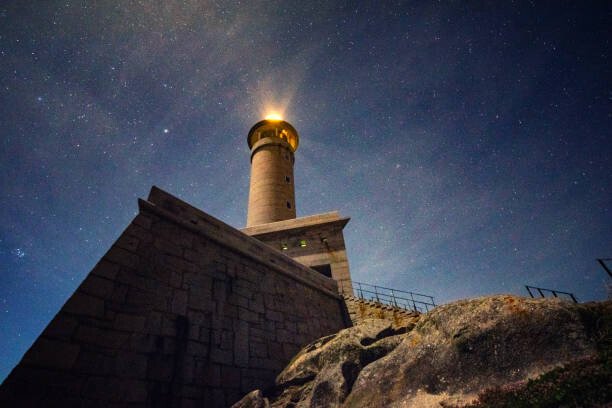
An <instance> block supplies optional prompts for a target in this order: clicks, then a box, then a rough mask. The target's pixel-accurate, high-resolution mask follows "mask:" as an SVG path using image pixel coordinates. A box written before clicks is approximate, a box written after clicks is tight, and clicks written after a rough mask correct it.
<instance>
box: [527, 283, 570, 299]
mask: <svg viewBox="0 0 612 408" xmlns="http://www.w3.org/2000/svg"><path fill="white" fill-rule="evenodd" d="M525 288H527V292H529V296H531V297H532V298H535V296H534V295H533V293H536V292H537V293H539V294H540V297H543V298H545V297H547V296H546V295H547V294H549V295H553V297H560V298H561V299H563V298H565V299H567V298H570V299H572V300H573V301H574V303H578V300H577V299H576V297H575V296H574V294H572V293H569V292H561V291H560V290H553V289H544V288H538V287H536V286H528V285H525ZM532 291H533V292H532Z"/></svg>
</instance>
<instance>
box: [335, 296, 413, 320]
mask: <svg viewBox="0 0 612 408" xmlns="http://www.w3.org/2000/svg"><path fill="white" fill-rule="evenodd" d="M343 298H344V303H345V304H346V307H347V309H348V312H349V315H350V317H351V321H352V322H353V324H354V325H357V324H359V323H361V322H362V321H363V320H364V319H372V318H374V319H385V320H388V321H390V322H392V323H393V326H394V327H405V326H408V325H414V324H416V322H417V321H418V320H419V318H420V317H421V313H419V312H415V311H412V310H406V309H404V308H401V307H396V306H392V305H388V304H385V303H381V302H377V301H374V300H366V299H361V298H358V297H355V296H349V295H343Z"/></svg>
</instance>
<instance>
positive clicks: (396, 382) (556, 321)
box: [234, 295, 612, 408]
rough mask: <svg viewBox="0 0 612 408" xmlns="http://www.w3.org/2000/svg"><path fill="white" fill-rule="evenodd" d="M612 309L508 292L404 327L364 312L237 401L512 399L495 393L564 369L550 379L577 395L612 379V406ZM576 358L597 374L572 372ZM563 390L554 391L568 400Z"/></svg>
mask: <svg viewBox="0 0 612 408" xmlns="http://www.w3.org/2000/svg"><path fill="white" fill-rule="evenodd" d="M611 310H612V303H611V302H605V303H590V304H573V303H569V302H565V301H561V300H551V299H541V300H540V299H539V300H535V299H527V298H521V297H516V296H506V295H502V296H490V297H483V298H476V299H470V300H464V301H459V302H454V303H451V304H448V305H443V306H439V307H437V308H436V309H434V310H433V311H431V312H429V313H427V314H424V315H421V316H420V317H415V320H418V321H416V324H414V323H411V322H409V323H408V324H407V325H405V326H404V327H397V325H396V324H392V322H390V321H387V320H381V319H370V320H364V321H363V323H362V324H359V325H357V326H355V327H352V328H349V329H344V330H342V331H340V332H338V333H337V334H335V335H331V336H327V337H324V338H321V339H319V340H317V341H315V342H313V343H311V344H309V345H308V346H306V347H305V348H303V349H302V350H301V351H300V352H299V353H298V355H296V356H295V357H294V358H293V360H292V361H291V363H290V364H289V365H288V366H287V367H286V368H285V369H284V370H283V371H282V373H281V374H280V375H279V376H278V377H277V378H276V386H275V387H274V388H272V389H268V390H263V391H262V390H256V391H253V392H251V393H250V394H248V395H247V396H246V397H245V398H243V399H242V400H241V401H240V402H238V403H237V404H235V405H234V408H264V407H296V408H297V407H339V406H342V407H461V406H468V405H469V406H474V407H477V406H511V405H504V403H503V401H501V400H499V401H497V403H496V402H495V401H496V399H495V398H498V399H499V398H501V399H503V398H507V395H509V394H508V393H507V392H506V394H504V392H505V391H503V390H507V389H509V388H511V389H512V390H513V391H512V393H513V394H512V393H510V394H512V395H515V396H516V395H519V397H520V392H521V390H522V389H523V388H525V387H526V386H527V385H529V386H531V385H532V384H536V383H537V382H533V381H532V382H528V380H530V379H535V378H538V377H540V376H541V375H542V374H544V373H557V374H555V375H551V374H547V375H548V377H546V376H544V377H540V378H544V379H545V380H546V379H547V378H548V379H550V378H555V379H559V378H561V379H563V378H570V377H571V378H572V380H571V381H572V383H571V384H570V385H571V386H573V387H578V388H575V389H574V391H573V394H574V395H572V396H570V397H571V398H574V401H580V399H579V397H580V395H575V394H576V393H580V392H581V389H580V387H581V386H582V387H583V388H585V390H586V391H589V387H591V388H592V387H597V386H602V385H601V383H602V382H603V386H602V390H594V395H595V397H593V398H595V400H597V401H595V402H594V403H593V404H595V405H596V403H601V406H605V404H606V403H607V402H609V401H606V400H608V399H609V398H610V395H609V391H606V389H607V390H609V389H610V387H609V385H610V380H609V378H610V358H609V356H610V328H611V319H612V317H611V313H610V312H611ZM585 362H586V363H585ZM564 364H565V365H566V366H565V368H564V367H563V365H564ZM572 364H576V365H575V367H582V368H581V369H583V371H584V372H581V373H579V374H578V377H580V378H582V377H584V378H587V377H588V381H590V382H588V381H587V382H586V383H585V385H580V378H578V379H576V378H575V377H576V375H574V376H571V375H567V371H568V370H571V367H574V366H572ZM568 367H569V368H568ZM584 367H587V369H584ZM564 370H565V371H564ZM564 373H565V374H564ZM581 376H582V377H581ZM555 381H557V380H555ZM559 381H561V380H559ZM576 384H578V385H576ZM536 385H537V384H536ZM555 386H559V387H561V388H562V387H563V386H565V385H564V384H561V385H559V384H556V385H555ZM541 388H542V387H541ZM550 388H551V387H550V386H548V385H547V387H543V388H542V389H544V390H545V389H550ZM561 388H560V389H561ZM531 389H532V392H533V389H534V388H533V387H531ZM535 389H537V387H536V388H535ZM552 389H555V388H554V387H553V388H552ZM491 390H497V391H495V392H492V391H491ZM499 390H502V391H499ZM555 390H556V389H555ZM561 391H562V390H561ZM561 391H559V392H557V393H556V394H555V395H553V396H551V398H553V399H554V398H557V400H558V401H559V403H561V402H562V398H564V397H563V395H565V394H563V393H562V392H561ZM591 391H593V390H591ZM599 391H601V392H599ZM517 392H518V394H517ZM542 392H544V391H542ZM606 392H608V394H606ZM479 396H480V399H479ZM576 397H578V399H576ZM568 398H569V397H568ZM589 398H591V397H589ZM487 401H489V403H487ZM491 401H493V402H492V403H491ZM589 401H591V400H589ZM487 404H488V405H487ZM525 406H530V405H525ZM541 406H549V405H541ZM550 406H558V405H550ZM571 406H591V405H580V404H577V405H576V404H574V405H571Z"/></svg>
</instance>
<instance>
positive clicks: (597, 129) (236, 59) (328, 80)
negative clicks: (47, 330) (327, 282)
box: [0, 0, 612, 378]
mask: <svg viewBox="0 0 612 408" xmlns="http://www.w3.org/2000/svg"><path fill="white" fill-rule="evenodd" d="M608 16H609V7H608V6H607V5H606V3H605V2H588V3H584V4H583V3H575V2H557V3H555V5H554V7H552V6H548V7H547V6H545V5H537V4H532V3H530V2H513V3H510V4H502V3H495V4H494V3H491V4H489V5H486V4H469V3H463V2H459V3H452V4H444V3H433V2H425V3H416V2H402V1H399V2H356V3H354V4H353V5H350V4H346V3H343V2H328V1H320V2H316V1H307V2H296V1H282V2H277V1H269V2H258V1H253V2H240V1H235V2H224V1H218V2H214V1H199V0H198V1H196V0H191V1H189V0H186V1H178V0H169V1H164V2H149V1H130V2H76V1H48V2H27V1H16V0H15V1H6V2H3V3H2V4H1V5H0V135H1V143H2V145H1V149H0V166H1V168H0V181H1V186H2V188H1V189H0V307H1V310H0V312H1V313H0V327H2V332H1V333H0V344H2V347H1V348H0V361H1V363H0V378H4V377H5V376H6V375H7V374H8V372H9V371H10V370H11V369H12V367H13V366H14V365H15V364H16V363H17V361H18V360H19V359H20V358H21V356H22V355H23V353H24V352H25V351H26V350H27V348H28V347H29V346H30V344H31V343H32V342H33V341H34V339H35V338H36V337H37V336H38V334H39V333H40V332H41V331H42V330H43V328H44V327H45V325H46V324H47V323H48V322H49V320H50V319H51V318H52V317H53V316H54V314H55V313H56V312H57V310H58V309H59V308H60V307H61V305H62V304H63V303H64V302H65V301H66V299H67V298H68V296H69V295H70V294H71V293H72V292H73V291H74V290H75V288H76V287H77V286H78V285H79V283H80V282H81V281H82V279H83V278H84V277H85V276H86V274H87V273H88V272H89V271H90V270H91V268H92V267H93V265H94V264H95V263H96V261H97V260H98V259H99V258H100V257H101V256H102V255H103V254H104V252H105V251H106V250H107V249H108V248H109V247H110V245H111V244H112V243H113V242H114V239H115V238H116V237H118V236H119V234H120V233H121V231H122V230H123V228H125V226H126V225H127V224H128V223H129V221H130V220H131V218H132V217H133V216H134V214H135V213H136V210H137V205H136V199H137V198H138V197H146V196H147V194H148V190H149V188H150V187H151V185H157V186H159V187H161V188H162V189H164V190H167V191H168V192H170V193H171V194H174V195H176V196H178V197H179V198H181V199H183V200H185V201H187V202H189V203H191V204H193V205H195V206H197V207H199V208H201V209H203V210H204V211H206V212H208V213H210V214H211V215H213V216H215V217H217V218H219V219H221V220H223V221H225V222H227V223H228V224H230V225H233V226H235V227H243V226H244V225H245V223H246V208H247V194H248V181H249V180H248V177H249V151H248V147H247V144H246V135H247V132H248V130H249V128H250V127H251V126H252V125H253V124H254V123H255V122H257V121H258V120H260V119H262V118H263V117H264V116H265V115H266V114H267V113H269V112H270V111H272V110H273V111H276V112H279V113H282V114H283V116H284V117H285V118H286V120H288V121H289V122H290V123H292V124H293V125H294V126H295V127H296V129H297V130H298V132H299V133H300V138H301V139H300V148H299V149H298V151H297V153H296V163H295V185H296V204H297V205H296V207H297V211H298V216H305V215H311V214H316V213H320V212H326V211H331V210H335V209H337V210H340V212H341V214H342V215H346V216H350V217H351V218H352V220H351V222H350V223H349V224H348V226H347V227H346V229H345V238H346V241H347V248H348V255H349V262H350V267H351V272H352V276H353V279H355V280H357V281H363V282H369V283H375V284H379V285H382V286H388V287H394V288H398V289H404V290H414V291H417V292H421V293H427V294H431V295H433V296H434V297H435V299H436V301H437V302H438V303H444V302H448V301H451V300H454V299H458V298H463V297H468V296H478V295H484V294H490V293H514V294H521V295H526V291H525V290H524V285H526V284H528V285H535V286H542V287H546V288H553V289H558V290H565V291H569V292H572V293H574V294H575V295H576V296H577V297H578V299H579V300H581V301H588V300H595V299H603V298H605V297H606V291H605V283H606V279H607V275H606V274H605V272H604V271H603V270H602V268H601V267H600V266H599V265H598V264H597V263H596V261H595V259H596V258H607V257H611V256H612V238H611V237H612V234H611V233H610V232H611V231H612V228H611V227H612V225H611V224H612V217H611V208H612V194H611V191H610V189H611V188H610V186H611V185H612V166H611V164H612V163H611V157H612V142H611V141H610V119H611V115H610V100H611V95H612V89H611V88H610V79H609V78H610V69H609V59H608V54H609V40H608V37H609V28H608V27H609V26H610V19H609V17H608Z"/></svg>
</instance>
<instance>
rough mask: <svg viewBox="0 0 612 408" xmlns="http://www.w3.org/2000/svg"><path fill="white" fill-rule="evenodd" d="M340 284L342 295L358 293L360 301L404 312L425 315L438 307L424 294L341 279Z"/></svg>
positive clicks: (431, 297) (431, 298)
mask: <svg viewBox="0 0 612 408" xmlns="http://www.w3.org/2000/svg"><path fill="white" fill-rule="evenodd" d="M338 283H339V286H340V293H342V294H345V295H346V294H348V295H350V296H354V291H356V293H357V297H358V298H360V299H363V300H368V301H375V302H378V303H381V304H386V305H389V306H393V307H397V308H402V309H404V310H411V311H415V312H419V313H424V312H428V311H429V310H430V309H432V308H434V307H435V306H436V303H435V302H434V298H433V296H429V295H424V294H422V293H417V292H409V291H404V290H399V289H393V288H387V287H384V286H378V285H372V284H369V283H363V282H357V281H352V280H350V279H341V280H339V281H338ZM355 286H356V287H355ZM408 296H410V297H408Z"/></svg>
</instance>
